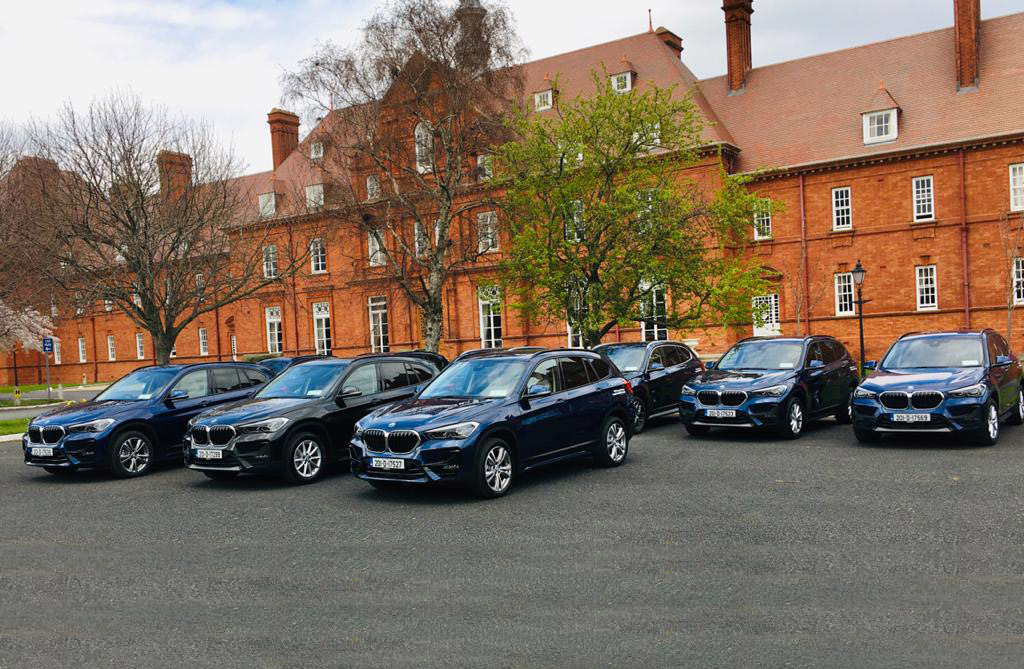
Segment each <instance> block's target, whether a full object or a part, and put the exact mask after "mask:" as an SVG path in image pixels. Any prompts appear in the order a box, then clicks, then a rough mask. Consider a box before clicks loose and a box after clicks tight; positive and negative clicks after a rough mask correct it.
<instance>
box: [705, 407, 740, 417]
mask: <svg viewBox="0 0 1024 669" xmlns="http://www.w3.org/2000/svg"><path fill="white" fill-rule="evenodd" d="M735 417H736V410H735V409H708V418H735Z"/></svg>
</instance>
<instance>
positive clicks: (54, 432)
mask: <svg viewBox="0 0 1024 669" xmlns="http://www.w3.org/2000/svg"><path fill="white" fill-rule="evenodd" d="M41 432H42V437H43V443H44V444H56V443H57V442H59V441H60V440H61V439H62V438H63V437H64V428H62V427H60V426H59V425H50V426H47V427H44V428H43V429H42V430H41Z"/></svg>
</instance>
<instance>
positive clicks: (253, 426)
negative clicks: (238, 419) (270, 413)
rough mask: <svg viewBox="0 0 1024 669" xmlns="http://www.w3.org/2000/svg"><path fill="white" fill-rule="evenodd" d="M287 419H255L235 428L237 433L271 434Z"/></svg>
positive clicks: (286, 422) (285, 423) (283, 424)
mask: <svg viewBox="0 0 1024 669" xmlns="http://www.w3.org/2000/svg"><path fill="white" fill-rule="evenodd" d="M289 422H291V421H289V420H288V419H287V418H284V417H280V418H268V419H267V420H260V421H256V422H255V423H246V424H244V425H239V426H237V427H236V428H235V430H236V431H237V432H238V434H273V433H274V432H277V431H278V430H280V429H281V428H283V427H284V426H285V425H287V424H288V423H289Z"/></svg>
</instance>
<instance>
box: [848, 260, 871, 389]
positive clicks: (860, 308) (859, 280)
mask: <svg viewBox="0 0 1024 669" xmlns="http://www.w3.org/2000/svg"><path fill="white" fill-rule="evenodd" d="M867 273H868V271H867V270H866V269H864V267H863V266H862V265H861V264H860V258H858V259H857V266H856V267H854V268H853V271H852V272H850V274H852V275H853V284H854V285H855V286H857V299H856V300H854V302H855V303H856V304H857V323H858V325H859V327H860V374H861V376H863V375H864V304H865V303H867V302H870V301H871V300H865V299H864V296H863V294H862V293H861V291H862V289H863V287H864V277H865V275H867Z"/></svg>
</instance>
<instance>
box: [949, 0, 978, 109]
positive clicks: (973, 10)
mask: <svg viewBox="0 0 1024 669" xmlns="http://www.w3.org/2000/svg"><path fill="white" fill-rule="evenodd" d="M980 23H981V0H953V37H954V39H956V77H957V82H956V89H957V90H958V91H963V90H967V91H974V90H977V89H978V26H979V24H980Z"/></svg>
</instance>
